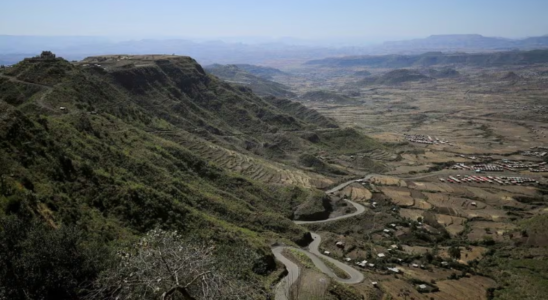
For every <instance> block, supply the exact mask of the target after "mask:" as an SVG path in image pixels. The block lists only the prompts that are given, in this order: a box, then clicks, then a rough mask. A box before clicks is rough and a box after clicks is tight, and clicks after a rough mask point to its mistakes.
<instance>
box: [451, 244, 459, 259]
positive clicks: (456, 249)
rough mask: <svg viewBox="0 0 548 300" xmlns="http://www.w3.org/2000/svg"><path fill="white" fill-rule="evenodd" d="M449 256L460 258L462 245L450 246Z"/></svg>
mask: <svg viewBox="0 0 548 300" xmlns="http://www.w3.org/2000/svg"><path fill="white" fill-rule="evenodd" d="M449 256H451V257H452V258H454V259H460V247H457V246H451V247H450V248H449Z"/></svg>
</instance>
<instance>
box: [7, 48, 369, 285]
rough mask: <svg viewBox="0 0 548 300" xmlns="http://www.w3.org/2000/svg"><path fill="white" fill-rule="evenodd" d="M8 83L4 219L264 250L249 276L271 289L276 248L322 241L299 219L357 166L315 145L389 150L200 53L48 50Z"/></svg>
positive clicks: (111, 242)
mask: <svg viewBox="0 0 548 300" xmlns="http://www.w3.org/2000/svg"><path fill="white" fill-rule="evenodd" d="M0 90H1V91H2V93H0V218H4V217H5V216H6V215H11V216H13V215H15V216H18V217H19V218H25V220H28V219H30V220H40V221H42V222H45V223H47V224H48V226H50V227H52V228H71V226H75V227H77V228H78V230H80V231H83V232H91V233H93V234H94V236H95V237H94V240H93V241H85V242H86V243H98V244H100V245H108V246H109V247H110V246H112V247H114V246H115V244H117V243H120V242H124V241H127V240H131V239H133V238H134V237H136V236H140V235H142V234H143V233H144V232H147V231H149V230H151V229H153V228H155V227H161V228H164V229H169V230H177V231H179V232H182V233H183V234H184V235H185V236H187V237H188V238H198V239H200V240H204V241H210V242H212V243H215V244H219V245H223V247H220V248H218V249H224V250H222V251H224V252H225V254H226V253H230V251H237V250H235V248H234V247H236V246H237V247H244V248H246V249H248V250H249V251H252V252H253V253H254V255H253V257H254V258H253V261H252V262H251V265H252V266H251V267H249V270H247V271H248V272H250V274H251V275H250V276H251V277H249V278H247V279H246V280H251V281H253V280H255V281H253V282H260V283H261V284H259V286H257V288H258V289H265V295H267V294H268V293H269V291H268V289H269V286H268V285H267V284H269V283H270V282H271V280H272V279H273V278H271V277H268V276H269V275H270V274H272V272H273V271H274V270H275V269H276V264H275V261H274V258H273V256H272V254H271V252H270V249H269V246H270V245H271V244H272V243H275V242H283V243H287V244H292V243H295V244H306V243H308V242H309V241H310V240H309V238H310V235H308V234H307V232H306V230H304V229H303V228H301V227H298V226H296V225H294V223H293V222H291V220H290V218H292V217H294V211H295V209H296V208H297V207H299V206H301V204H303V203H307V202H308V203H310V202H314V201H323V200H322V197H324V196H322V193H320V192H318V191H315V190H314V189H313V187H323V186H327V185H330V184H332V183H333V182H334V181H335V180H338V179H337V178H338V177H340V176H344V175H345V174H340V173H339V172H338V171H337V168H335V167H332V166H330V165H326V166H325V168H324V169H323V170H322V172H321V173H322V174H318V173H317V172H315V170H313V169H310V168H309V167H308V166H303V165H302V164H301V160H300V156H301V154H302V153H315V152H317V151H319V150H323V151H333V152H334V153H337V149H338V148H339V145H337V143H338V140H337V139H339V136H340V135H341V134H339V133H344V134H343V135H344V136H345V138H347V139H349V141H341V142H345V143H348V144H349V145H350V146H349V147H350V148H349V149H350V150H351V151H356V152H367V151H371V150H372V149H374V148H376V147H379V146H378V145H377V144H376V143H375V142H374V141H373V140H371V139H368V138H367V137H365V136H362V135H360V134H359V133H357V132H355V131H348V130H346V129H339V128H338V126H337V125H336V124H335V123H334V122H333V121H332V120H330V119H328V118H325V117H323V116H321V115H320V114H318V113H317V112H315V111H313V110H310V109H307V108H305V107H303V106H301V105H300V104H298V103H292V102H290V101H288V100H280V99H276V98H273V97H270V98H266V99H263V98H260V97H258V96H256V95H255V94H253V93H252V91H251V90H250V89H249V88H246V87H243V86H238V85H232V84H228V83H225V82H223V81H221V80H219V79H218V78H216V77H215V76H211V75H208V74H206V73H205V71H204V70H203V69H202V67H201V66H200V65H198V64H197V63H196V62H195V61H194V60H193V59H191V58H189V57H178V56H138V57H130V56H101V57H91V58H88V59H86V60H85V61H82V62H80V63H78V64H71V63H68V62H66V61H65V60H62V59H39V58H36V59H32V60H25V61H22V62H20V63H19V64H17V65H15V66H14V67H12V68H10V69H8V70H6V72H4V73H2V74H0ZM314 135H316V138H314V139H311V138H310V136H314ZM350 141H351V142H350ZM67 226H68V227H67ZM67 230H68V229H67ZM1 251H3V248H1V247H0V252H1ZM219 251H221V250H219ZM1 253H4V252H1ZM221 254H222V253H221ZM2 274H3V273H2ZM0 275H1V274H0ZM2 276H3V275H2ZM261 285H263V286H261ZM1 288H2V286H1V285H0V294H1V293H2V292H3V291H2V290H1Z"/></svg>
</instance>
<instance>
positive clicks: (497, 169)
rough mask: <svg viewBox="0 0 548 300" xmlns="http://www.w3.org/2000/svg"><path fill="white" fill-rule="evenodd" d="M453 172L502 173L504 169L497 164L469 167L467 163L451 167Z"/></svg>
mask: <svg viewBox="0 0 548 300" xmlns="http://www.w3.org/2000/svg"><path fill="white" fill-rule="evenodd" d="M451 169H453V170H475V171H476V172H478V173H480V172H481V171H490V172H502V171H504V168H503V167H502V166H500V165H496V164H476V165H471V166H468V165H466V164H465V163H457V164H455V165H453V166H452V167H451Z"/></svg>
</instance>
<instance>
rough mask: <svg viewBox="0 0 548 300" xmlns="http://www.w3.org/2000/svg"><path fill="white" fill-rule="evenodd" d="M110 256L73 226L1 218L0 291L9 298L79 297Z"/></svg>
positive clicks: (106, 250) (105, 250)
mask: <svg viewBox="0 0 548 300" xmlns="http://www.w3.org/2000/svg"><path fill="white" fill-rule="evenodd" d="M108 257H109V251H108V249H106V248H105V247H102V246H98V244H97V243H94V242H93V241H91V240H90V239H89V238H88V237H87V236H86V234H84V233H83V232H82V231H80V230H78V229H76V228H75V227H68V226H67V227H61V228H60V229H54V228H51V227H48V226H46V225H44V224H42V223H39V222H36V221H32V222H31V221H27V220H22V219H20V218H17V217H13V216H10V217H4V218H2V219H0V291H2V293H4V297H5V298H7V299H15V300H18V299H22V300H23V299H25V300H26V299H76V298H78V297H79V296H80V295H81V294H83V293H84V289H83V287H85V286H86V285H88V284H89V283H90V282H91V281H92V280H93V279H94V278H95V277H96V276H97V275H98V274H99V272H100V271H101V270H102V269H103V268H104V266H105V263H106V262H107V260H108ZM0 298H1V297H0Z"/></svg>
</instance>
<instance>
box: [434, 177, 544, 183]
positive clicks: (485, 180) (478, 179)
mask: <svg viewBox="0 0 548 300" xmlns="http://www.w3.org/2000/svg"><path fill="white" fill-rule="evenodd" d="M439 180H440V181H441V182H448V183H467V182H476V183H498V184H500V185H510V184H512V185H522V184H538V183H539V182H538V181H537V180H535V179H533V178H529V177H519V176H517V177H512V176H478V175H456V176H449V177H448V178H442V177H440V178H439Z"/></svg>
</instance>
